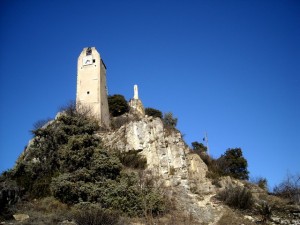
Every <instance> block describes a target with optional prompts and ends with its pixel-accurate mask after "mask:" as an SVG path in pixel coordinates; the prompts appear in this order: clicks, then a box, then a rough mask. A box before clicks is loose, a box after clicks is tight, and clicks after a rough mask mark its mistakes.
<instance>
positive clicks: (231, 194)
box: [217, 187, 253, 209]
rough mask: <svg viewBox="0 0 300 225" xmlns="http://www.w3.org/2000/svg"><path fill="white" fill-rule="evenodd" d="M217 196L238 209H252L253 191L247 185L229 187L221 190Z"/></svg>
mask: <svg viewBox="0 0 300 225" xmlns="http://www.w3.org/2000/svg"><path fill="white" fill-rule="evenodd" d="M217 198H218V199H219V200H221V201H223V202H224V203H225V204H226V205H228V206H230V207H233V208H237V209H250V208H251V207H252V206H253V196H252V193H251V191H250V190H248V189H247V188H245V187H228V188H226V189H225V190H223V191H220V192H219V193H218V195H217Z"/></svg>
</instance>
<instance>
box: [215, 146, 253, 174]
mask: <svg viewBox="0 0 300 225" xmlns="http://www.w3.org/2000/svg"><path fill="white" fill-rule="evenodd" d="M217 163H218V167H219V169H220V170H221V173H222V174H223V175H225V176H231V177H233V178H236V179H241V180H248V179H249V175H248V174H249V171H248V169H247V167H248V163H247V160H246V159H245V158H244V156H243V152H242V149H241V148H233V149H227V151H226V152H225V154H224V155H221V157H220V158H219V159H218V160H217Z"/></svg>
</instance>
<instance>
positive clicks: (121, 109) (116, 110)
mask: <svg viewBox="0 0 300 225" xmlns="http://www.w3.org/2000/svg"><path fill="white" fill-rule="evenodd" d="M108 107H109V112H110V114H111V115H112V116H114V117H115V116H121V115H123V114H124V113H127V112H129V106H128V103H127V101H126V100H125V98H124V96H123V95H112V96H108Z"/></svg>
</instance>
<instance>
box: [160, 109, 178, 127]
mask: <svg viewBox="0 0 300 225" xmlns="http://www.w3.org/2000/svg"><path fill="white" fill-rule="evenodd" d="M177 121H178V119H177V118H174V117H173V113H171V112H168V113H165V114H164V117H163V123H164V125H165V127H166V128H176V125H177Z"/></svg>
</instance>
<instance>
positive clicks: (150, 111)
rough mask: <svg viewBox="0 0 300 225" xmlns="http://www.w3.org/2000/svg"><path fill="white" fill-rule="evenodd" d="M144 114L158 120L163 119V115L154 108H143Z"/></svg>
mask: <svg viewBox="0 0 300 225" xmlns="http://www.w3.org/2000/svg"><path fill="white" fill-rule="evenodd" d="M145 114H146V115H147V116H153V117H158V118H160V119H162V118H163V114H162V112H161V111H160V110H158V109H154V108H145Z"/></svg>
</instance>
